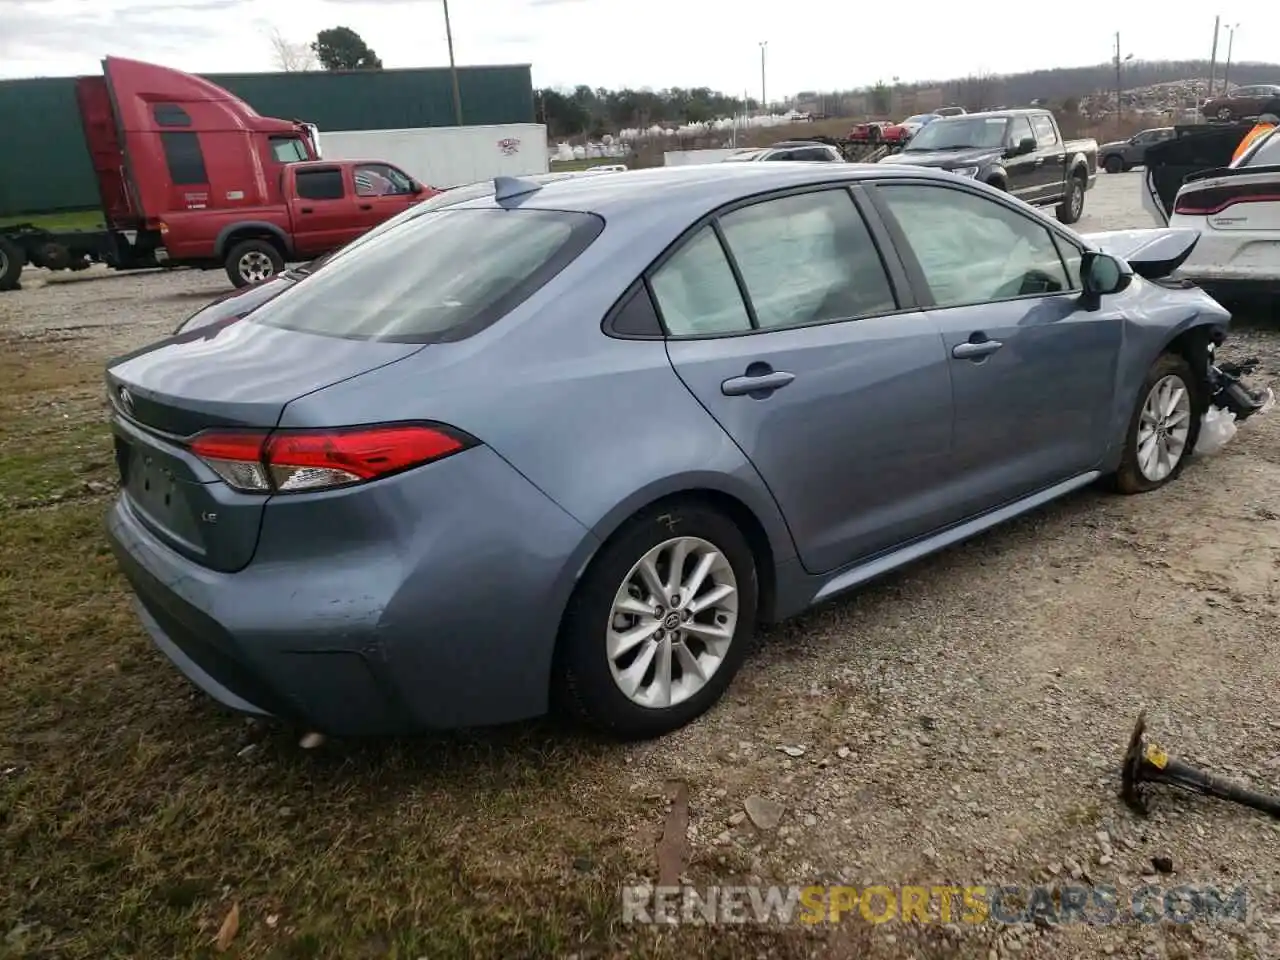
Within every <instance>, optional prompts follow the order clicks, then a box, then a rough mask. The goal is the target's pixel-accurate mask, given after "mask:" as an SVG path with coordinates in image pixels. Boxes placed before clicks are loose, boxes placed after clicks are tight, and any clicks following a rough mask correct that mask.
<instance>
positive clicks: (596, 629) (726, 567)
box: [555, 500, 759, 739]
mask: <svg viewBox="0 0 1280 960" xmlns="http://www.w3.org/2000/svg"><path fill="white" fill-rule="evenodd" d="M686 551H687V552H686ZM680 557H684V559H683V562H682V564H681V568H680V571H679V572H678V574H677V573H673V571H674V566H673V564H674V563H675V561H676V559H679V558H680ZM647 558H652V559H653V562H654V563H653V570H654V571H655V573H656V575H657V578H658V579H659V580H660V581H661V582H662V585H663V586H664V588H665V589H664V591H663V592H664V593H665V594H666V596H664V597H661V598H660V599H661V602H660V603H659V602H657V601H655V599H654V597H655V595H656V591H655V590H651V589H649V588H648V586H647V584H648V583H650V582H652V578H651V577H650V578H646V577H645V576H644V574H643V572H641V570H642V564H643V563H644V561H645V560H646V559H647ZM704 566H705V568H706V569H705V570H703V572H704V573H705V577H704V578H703V579H702V580H701V581H699V582H697V583H694V580H695V579H696V571H698V570H700V569H702V568H703V567H704ZM680 584H683V587H684V589H685V590H686V593H685V595H683V596H682V595H681V594H680V593H679V589H680V587H679V585H680ZM690 588H692V590H691V592H688V591H689V590H690ZM758 595H759V591H758V579H757V573H756V565H755V557H754V555H753V554H752V551H751V547H750V545H749V544H748V542H747V539H746V537H745V536H744V535H743V534H742V531H741V530H739V529H738V527H737V526H736V525H735V524H734V523H733V521H731V520H730V519H729V518H728V517H726V516H724V515H723V514H722V513H720V512H719V511H717V510H715V509H714V508H713V507H710V506H707V505H705V504H703V503H700V502H698V501H695V500H684V501H676V502H670V501H668V502H667V503H664V504H661V505H657V506H654V507H651V508H649V509H647V510H645V511H644V512H642V513H640V514H638V515H637V516H635V517H633V518H632V519H631V520H630V521H628V522H627V523H626V524H625V525H624V526H623V527H622V528H621V529H620V530H619V531H618V532H617V533H615V534H614V535H613V537H611V538H610V539H609V541H608V542H607V543H606V544H605V545H604V547H602V548H601V550H600V552H599V553H598V554H597V555H596V557H595V559H593V560H592V562H591V564H590V566H589V567H588V568H587V572H586V573H585V574H584V575H583V577H582V580H581V581H580V582H579V584H578V587H577V590H576V591H575V592H574V595H573V599H572V600H571V601H570V603H569V607H568V609H567V610H566V612H565V617H564V621H563V623H562V625H561V632H560V640H559V647H558V649H557V657H556V690H555V693H556V694H557V699H558V700H559V701H560V703H561V705H562V706H564V707H565V708H567V710H568V711H569V712H570V713H571V714H573V715H574V716H576V718H577V719H579V720H580V721H583V722H585V723H586V724H588V725H590V726H592V727H595V728H596V729H598V730H600V731H602V732H605V733H607V734H609V735H610V736H613V737H617V738H619V739H644V738H649V737H656V736H661V735H662V734H665V733H669V732H671V731H673V730H676V729H678V728H680V727H683V726H684V725H685V724H687V723H690V722H691V721H693V720H694V719H696V718H697V717H699V716H701V715H702V714H703V713H705V712H706V711H707V710H708V709H709V708H710V707H711V706H712V705H714V704H715V703H716V701H718V700H719V699H720V697H721V696H722V695H723V693H724V691H725V690H726V689H727V688H728V686H729V683H730V682H731V681H732V680H733V677H734V674H736V673H737V672H738V669H739V667H741V666H742V662H743V659H744V658H745V657H746V654H747V648H748V647H749V646H750V644H751V639H752V636H753V634H754V632H755V620H756V609H757V599H758ZM717 598H719V599H717ZM691 601H692V602H693V603H694V607H693V608H692V609H691V608H690V607H689V603H690V602H691ZM626 636H629V637H630V638H633V639H636V638H640V637H643V639H639V640H638V642H635V643H634V645H631V644H630V643H624V642H622V639H623V637H626ZM664 663H666V664H669V665H670V666H669V668H668V669H667V670H666V671H665V672H664V671H662V670H661V669H660V668H661V667H662V665H663V664H664ZM637 671H638V672H637ZM663 677H669V678H670V680H669V683H668V684H667V685H666V687H665V688H664V686H663V684H662V678H663ZM624 687H626V688H628V689H626V690H624ZM663 689H666V690H667V691H669V693H668V695H667V696H666V697H664V696H663V695H662V691H663Z"/></svg>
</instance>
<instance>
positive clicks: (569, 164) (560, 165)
mask: <svg viewBox="0 0 1280 960" xmlns="http://www.w3.org/2000/svg"><path fill="white" fill-rule="evenodd" d="M626 162H627V158H626V157H596V158H595V159H594V160H552V161H551V163H550V170H551V172H552V173H572V172H574V171H575V170H590V169H591V168H592V167H603V166H608V165H609V164H614V163H626Z"/></svg>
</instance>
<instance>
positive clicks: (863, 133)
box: [848, 120, 893, 143]
mask: <svg viewBox="0 0 1280 960" xmlns="http://www.w3.org/2000/svg"><path fill="white" fill-rule="evenodd" d="M892 125H893V124H892V122H891V121H889V120H865V121H863V122H862V123H855V124H854V125H853V126H852V127H850V128H849V134H848V139H850V140H852V141H853V142H855V143H879V142H880V141H881V140H883V139H884V129H885V127H890V126H892Z"/></svg>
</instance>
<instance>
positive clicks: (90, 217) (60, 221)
mask: <svg viewBox="0 0 1280 960" xmlns="http://www.w3.org/2000/svg"><path fill="white" fill-rule="evenodd" d="M15 223H30V224H33V225H34V226H37V227H43V228H44V229H45V230H55V231H61V230H100V229H102V227H103V226H104V225H105V224H104V223H103V219H102V211H101V210H98V209H96V208H95V209H93V210H65V211H63V212H61V213H38V214H31V215H23V216H20V217H19V216H13V217H4V218H2V219H0V230H3V229H4V228H5V227H7V226H10V225H12V224H15Z"/></svg>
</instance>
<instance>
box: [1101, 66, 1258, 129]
mask: <svg viewBox="0 0 1280 960" xmlns="http://www.w3.org/2000/svg"><path fill="white" fill-rule="evenodd" d="M1121 82H1122V83H1123V77H1122V78H1121ZM1227 86H1228V88H1229V89H1232V90H1234V89H1235V88H1236V84H1234V83H1232V84H1228V85H1227ZM1222 92H1223V85H1222V81H1221V80H1218V81H1216V82H1215V83H1214V93H1215V94H1217V95H1221V94H1222ZM1208 96H1209V80H1208V78H1207V77H1205V78H1198V79H1194V80H1171V81H1169V82H1168V83H1154V84H1151V85H1150V86H1146V87H1135V88H1134V89H1132V90H1125V91H1124V92H1123V94H1122V95H1121V106H1122V107H1123V108H1124V109H1125V110H1126V111H1131V112H1133V113H1137V114H1139V115H1142V116H1148V117H1151V118H1152V119H1153V120H1154V119H1161V120H1168V121H1170V122H1174V123H1184V122H1189V121H1192V122H1193V121H1194V120H1196V119H1197V117H1198V114H1197V113H1196V111H1197V108H1198V107H1199V106H1200V104H1201V103H1203V102H1204V101H1205V100H1206V99H1207V98H1208ZM1115 112H1116V92H1115V91H1114V90H1100V91H1098V92H1097V93H1093V94H1090V95H1089V96H1087V97H1083V98H1081V100H1080V113H1081V114H1082V115H1084V116H1085V117H1088V118H1089V119H1091V120H1098V119H1102V118H1103V117H1107V116H1115Z"/></svg>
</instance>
